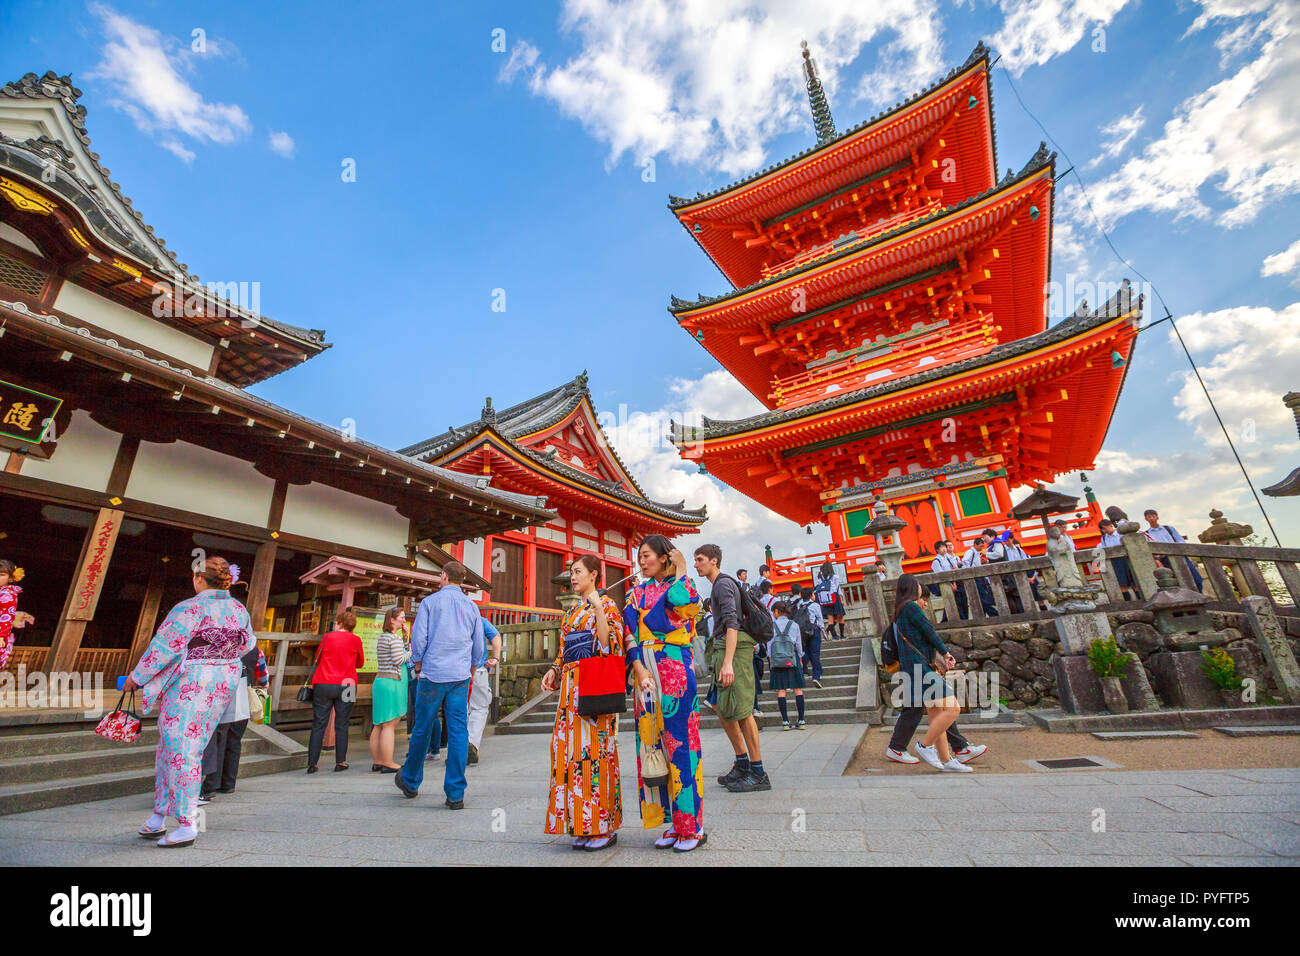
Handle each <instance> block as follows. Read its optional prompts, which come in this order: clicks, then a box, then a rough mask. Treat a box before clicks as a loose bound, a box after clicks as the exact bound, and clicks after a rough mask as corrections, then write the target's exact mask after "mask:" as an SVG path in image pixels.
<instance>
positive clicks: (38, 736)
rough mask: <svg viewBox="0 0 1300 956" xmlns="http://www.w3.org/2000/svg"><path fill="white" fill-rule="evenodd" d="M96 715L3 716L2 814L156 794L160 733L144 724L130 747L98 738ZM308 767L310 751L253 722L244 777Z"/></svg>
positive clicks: (246, 735) (244, 755)
mask: <svg viewBox="0 0 1300 956" xmlns="http://www.w3.org/2000/svg"><path fill="white" fill-rule="evenodd" d="M98 720H99V718H98V717H94V718H87V717H85V716H84V714H83V713H82V712H81V711H79V710H58V711H54V710H51V711H40V712H26V713H18V712H13V713H5V712H3V711H0V815H4V814H8V813H21V812H23V811H25V810H43V809H46V808H48V807H59V806H64V805H66V804H70V803H84V802H86V801H88V800H103V799H105V798H107V797H120V796H124V795H126V794H132V793H149V792H152V791H153V776H154V751H155V748H156V747H157V745H158V728H157V726H156V724H155V722H154V721H152V720H146V721H145V723H144V727H143V728H142V731H141V734H140V739H139V740H137V741H136V742H134V743H131V744H122V743H117V742H115V741H111V740H105V739H104V738H103V737H98V736H96V735H95V733H94V728H95V725H96V723H98ZM306 766H307V751H306V748H305V747H302V746H301V745H300V744H298V743H297V742H295V741H293V740H291V739H289V738H288V737H286V736H284V735H283V734H281V733H278V732H277V731H275V730H272V729H270V728H267V727H261V726H258V725H256V724H249V725H248V729H247V731H245V733H244V741H243V753H242V755H241V757H240V761H239V776H240V778H241V779H242V778H245V777H255V776H260V775H262V774H268V773H279V772H281V771H283V770H297V769H302V768H305V767H306Z"/></svg>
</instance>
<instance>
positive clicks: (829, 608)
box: [822, 594, 844, 617]
mask: <svg viewBox="0 0 1300 956" xmlns="http://www.w3.org/2000/svg"><path fill="white" fill-rule="evenodd" d="M843 615H844V602H843V601H841V600H840V596H839V595H838V594H837V595H835V599H834V600H833V601H831V603H830V604H823V605H822V616H823V617H837V616H838V617H842V616H843Z"/></svg>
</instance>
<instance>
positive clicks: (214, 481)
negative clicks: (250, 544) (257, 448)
mask: <svg viewBox="0 0 1300 956" xmlns="http://www.w3.org/2000/svg"><path fill="white" fill-rule="evenodd" d="M274 491H275V482H274V481H273V480H272V479H270V478H268V477H266V476H265V475H262V474H259V473H258V472H257V471H256V470H255V469H254V468H253V466H252V465H251V464H250V463H249V462H246V461H244V460H243V459H241V458H233V457H231V456H230V455H223V454H221V453H220V452H216V451H212V450H211V449H208V448H203V447H201V446H199V445H192V444H190V443H189V442H183V441H176V442H171V443H169V444H158V443H156V442H146V441H142V442H140V450H139V451H137V452H136V455H135V464H134V465H133V466H132V468H131V479H130V481H128V482H127V485H126V495H125V497H127V498H135V499H138V500H140V501H148V502H150V503H151V504H156V505H164V506H166V507H169V508H180V509H183V510H185V511H194V512H198V513H199V514H205V515H211V516H212V517H214V518H224V519H226V520H227V521H239V522H241V523H243V524H251V525H253V526H254V527H257V528H265V527H266V519H267V517H268V516H269V515H270V513H271V496H272V494H273V493H274Z"/></svg>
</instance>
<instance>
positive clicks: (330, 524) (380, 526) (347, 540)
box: [280, 482, 410, 557]
mask: <svg viewBox="0 0 1300 956" xmlns="http://www.w3.org/2000/svg"><path fill="white" fill-rule="evenodd" d="M280 528H281V530H283V531H287V532H289V533H290V534H300V535H304V536H307V537H312V538H320V539H321V540H323V541H337V542H340V543H343V544H349V545H351V546H352V547H354V548H365V549H367V550H370V551H379V552H381V553H383V554H393V555H399V556H402V557H405V555H406V538H407V533H408V529H409V528H410V522H409V521H407V519H405V518H403V517H402V516H401V515H400V514H398V513H397V509H396V508H394V507H393V506H392V505H386V504H384V503H383V502H380V501H371V500H370V499H369V498H362V497H361V496H360V495H354V494H352V493H351V492H347V491H340V490H339V489H337V488H331V487H330V486H328V485H322V484H320V483H318V482H312V483H311V484H310V485H290V486H289V493H288V496H287V497H286V498H285V502H284V518H283V519H282V520H281V522H280Z"/></svg>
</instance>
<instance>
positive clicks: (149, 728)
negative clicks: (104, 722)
mask: <svg viewBox="0 0 1300 956" xmlns="http://www.w3.org/2000/svg"><path fill="white" fill-rule="evenodd" d="M136 743H137V744H150V745H156V744H157V743H158V727H157V725H156V724H153V723H149V724H145V725H143V726H142V727H141V728H140V739H139V740H137V741H136ZM122 746H123V745H122V744H121V743H119V742H118V741H116V740H108V739H106V738H104V737H100V736H97V735H96V734H95V732H94V731H93V730H90V729H85V728H81V729H77V730H63V731H51V732H48V733H34V734H23V735H19V734H5V735H2V736H0V761H4V760H14V759H17V758H19V757H41V756H45V755H47V754H61V753H79V752H82V751H89V750H121V749H122Z"/></svg>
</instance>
